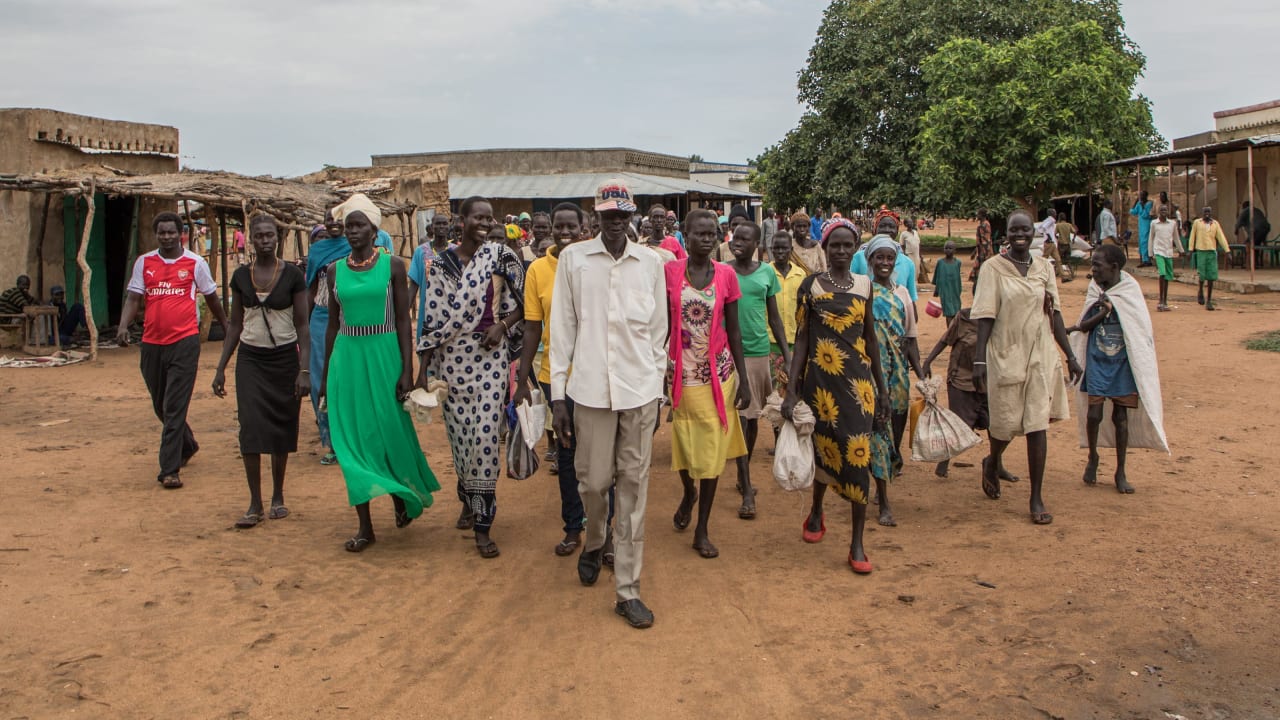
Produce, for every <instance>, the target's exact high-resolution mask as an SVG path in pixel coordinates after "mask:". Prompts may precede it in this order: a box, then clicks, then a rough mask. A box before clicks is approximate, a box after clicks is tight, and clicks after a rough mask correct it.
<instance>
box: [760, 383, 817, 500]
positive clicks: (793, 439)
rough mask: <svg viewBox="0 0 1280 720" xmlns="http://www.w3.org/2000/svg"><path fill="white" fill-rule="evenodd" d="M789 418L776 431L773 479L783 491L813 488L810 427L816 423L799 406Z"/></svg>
mask: <svg viewBox="0 0 1280 720" xmlns="http://www.w3.org/2000/svg"><path fill="white" fill-rule="evenodd" d="M773 397H776V396H771V397H770V400H772V398H773ZM779 417H780V416H779ZM791 418H792V419H791V420H785V419H783V420H782V427H781V429H780V430H779V431H778V444H777V446H776V447H775V448H774V452H773V479H774V480H776V481H777V483H778V485H779V486H780V487H781V488H782V489H783V490H807V489H809V488H810V487H813V470H814V465H813V426H814V424H815V423H816V422H817V420H816V418H815V417H814V416H813V410H810V409H809V406H808V405H805V404H804V403H803V402H798V403H796V406H795V408H794V409H793V410H792V411H791Z"/></svg>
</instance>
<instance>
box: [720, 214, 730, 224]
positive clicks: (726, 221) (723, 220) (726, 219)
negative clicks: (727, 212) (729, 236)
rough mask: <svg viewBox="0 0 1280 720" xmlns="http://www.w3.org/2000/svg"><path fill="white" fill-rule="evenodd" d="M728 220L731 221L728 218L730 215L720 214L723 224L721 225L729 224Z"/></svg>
mask: <svg viewBox="0 0 1280 720" xmlns="http://www.w3.org/2000/svg"><path fill="white" fill-rule="evenodd" d="M728 222H729V218H728V217H726V216H724V215H721V216H720V224H721V225H724V224H727V223H728Z"/></svg>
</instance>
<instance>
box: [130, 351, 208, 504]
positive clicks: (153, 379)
mask: <svg viewBox="0 0 1280 720" xmlns="http://www.w3.org/2000/svg"><path fill="white" fill-rule="evenodd" d="M140 356H141V359H140V360H139V365H140V367H141V368H142V380H143V381H144V382H145V383H146V384H147V391H148V392H150V393H151V407H152V408H153V409H154V410H155V412H156V417H157V418H159V419H160V422H162V423H164V429H163V430H162V431H161V432H160V474H159V475H157V476H156V479H157V480H163V479H164V477H165V476H166V475H177V474H178V472H179V471H180V470H181V469H182V463H183V462H185V461H186V459H187V458H189V457H191V456H192V455H195V453H196V450H197V449H199V447H200V446H199V445H197V444H196V438H195V435H193V434H192V433H191V427H190V426H189V425H187V408H189V407H190V406H191V391H192V390H194V389H195V386H196V369H197V366H198V365H199V363H200V336H199V335H192V336H191V337H188V338H183V339H181V340H179V341H178V342H176V343H173V344H172V345H153V344H150V343H142V345H141V353H140Z"/></svg>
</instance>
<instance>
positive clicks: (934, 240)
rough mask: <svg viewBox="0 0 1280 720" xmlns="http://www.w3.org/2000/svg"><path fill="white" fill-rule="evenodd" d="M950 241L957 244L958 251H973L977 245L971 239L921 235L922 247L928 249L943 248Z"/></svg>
mask: <svg viewBox="0 0 1280 720" xmlns="http://www.w3.org/2000/svg"><path fill="white" fill-rule="evenodd" d="M948 240H950V241H952V242H954V243H955V244H956V250H972V249H973V246H974V245H975V244H976V242H975V241H974V240H970V239H969V238H959V237H947V236H946V235H921V236H920V246H921V247H927V248H941V247H942V246H943V245H946V244H947V241H948Z"/></svg>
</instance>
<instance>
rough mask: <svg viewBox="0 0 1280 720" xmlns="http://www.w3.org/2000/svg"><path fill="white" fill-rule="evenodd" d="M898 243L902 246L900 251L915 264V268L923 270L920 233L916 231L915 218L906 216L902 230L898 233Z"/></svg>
mask: <svg viewBox="0 0 1280 720" xmlns="http://www.w3.org/2000/svg"><path fill="white" fill-rule="evenodd" d="M898 244H899V245H901V246H902V252H903V253H905V254H906V256H907V257H909V258H911V262H913V263H915V264H916V269H917V270H923V269H924V265H923V264H921V262H920V235H919V234H918V233H917V232H916V219H915V218H907V222H906V224H904V225H903V226H902V232H900V233H898Z"/></svg>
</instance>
